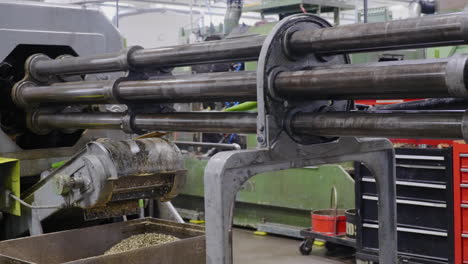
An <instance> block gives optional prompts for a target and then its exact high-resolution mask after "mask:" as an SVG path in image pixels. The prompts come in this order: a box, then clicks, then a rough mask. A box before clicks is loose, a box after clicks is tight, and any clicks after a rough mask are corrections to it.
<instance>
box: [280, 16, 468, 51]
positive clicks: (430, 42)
mask: <svg viewBox="0 0 468 264" xmlns="http://www.w3.org/2000/svg"><path fill="white" fill-rule="evenodd" d="M467 30H468V16H467V15H466V13H465V12H463V13H453V14H445V15H437V16H425V17H421V18H413V19H405V20H395V21H389V22H378V23H366V24H352V25H345V26H341V27H336V28H322V29H310V30H302V31H296V32H293V33H292V34H291V35H290V39H289V47H290V49H291V51H292V52H294V53H297V54H302V53H304V52H316V53H326V54H335V53H349V52H364V51H375V50H393V49H406V48H420V47H435V46H444V45H459V44H462V43H466V42H467V36H468V34H467V33H468V32H467Z"/></svg>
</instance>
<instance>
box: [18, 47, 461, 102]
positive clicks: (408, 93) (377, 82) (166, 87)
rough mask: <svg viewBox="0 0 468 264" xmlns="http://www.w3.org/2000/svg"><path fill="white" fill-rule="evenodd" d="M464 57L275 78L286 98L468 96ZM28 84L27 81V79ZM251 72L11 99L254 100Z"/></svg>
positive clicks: (59, 88) (86, 86)
mask: <svg viewBox="0 0 468 264" xmlns="http://www.w3.org/2000/svg"><path fill="white" fill-rule="evenodd" d="M467 65H468V56H467V55H457V56H454V57H451V58H450V59H439V60H415V61H401V62H380V63H370V64H354V65H335V66H328V67H316V68H314V69H312V70H307V71H296V72H281V73H279V74H278V75H276V76H273V78H274V79H273V80H274V82H273V83H274V89H275V91H276V93H277V95H278V96H280V97H282V98H287V99H294V100H297V99H300V100H302V99H307V100H313V99H391V98H437V97H440V98H444V97H454V98H457V97H458V98H468V90H467V88H466V83H467V80H465V69H466V68H467ZM26 84H27V83H26ZM256 89H257V88H256V73H255V72H235V73H233V72H227V73H210V74H199V75H189V76H177V77H165V78H162V79H159V80H151V81H123V82H117V83H115V84H114V83H112V82H110V81H101V82H90V83H87V82H81V83H80V82H74V83H58V84H54V85H52V86H41V87H34V86H28V85H25V86H17V87H16V88H14V89H13V92H12V97H13V100H14V102H15V103H16V104H17V105H19V106H21V107H23V108H28V107H32V106H36V105H39V104H48V103H60V104H102V103H131V102H151V103H172V102H209V101H211V102H216V101H218V102H219V101H248V100H256Z"/></svg>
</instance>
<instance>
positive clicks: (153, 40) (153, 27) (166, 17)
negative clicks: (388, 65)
mask: <svg viewBox="0 0 468 264" xmlns="http://www.w3.org/2000/svg"><path fill="white" fill-rule="evenodd" d="M196 18H198V16H194V20H195V19H196ZM189 26H190V16H187V15H181V14H176V13H174V12H165V13H147V14H140V15H136V16H128V17H123V18H121V19H120V20H119V29H120V31H121V32H122V35H123V36H125V37H126V38H127V45H128V46H131V45H140V46H143V47H145V48H151V47H162V46H171V45H177V44H179V43H178V40H179V34H180V31H179V30H180V28H182V27H189Z"/></svg>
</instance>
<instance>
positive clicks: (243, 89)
mask: <svg viewBox="0 0 468 264" xmlns="http://www.w3.org/2000/svg"><path fill="white" fill-rule="evenodd" d="M256 78H257V76H256V73H255V72H228V73H210V74H197V75H189V76H177V77H171V78H164V79H159V80H153V81H130V82H121V83H120V84H119V85H118V88H117V91H118V95H119V98H120V99H122V100H123V101H151V102H155V103H159V102H161V103H170V102H208V101H211V102H216V101H218V102H219V101H248V100H256V99H257V96H256V94H257V93H256V83H257V80H256Z"/></svg>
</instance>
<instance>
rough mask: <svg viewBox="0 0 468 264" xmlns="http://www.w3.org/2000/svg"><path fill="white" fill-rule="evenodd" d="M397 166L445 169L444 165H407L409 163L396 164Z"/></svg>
mask: <svg viewBox="0 0 468 264" xmlns="http://www.w3.org/2000/svg"><path fill="white" fill-rule="evenodd" d="M396 166H397V167H400V168H408V169H427V170H445V169H446V168H445V166H427V165H409V164H397V165H396Z"/></svg>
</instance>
